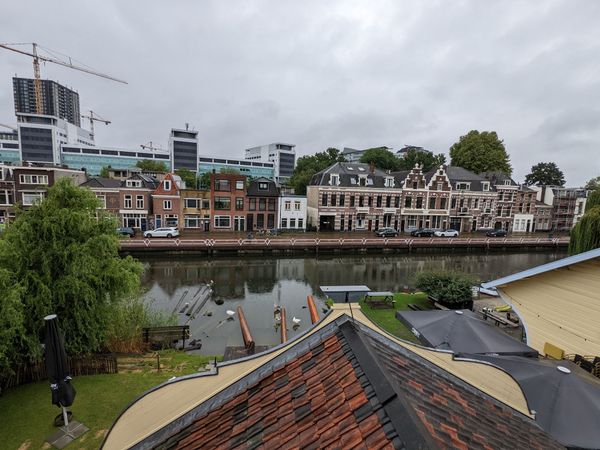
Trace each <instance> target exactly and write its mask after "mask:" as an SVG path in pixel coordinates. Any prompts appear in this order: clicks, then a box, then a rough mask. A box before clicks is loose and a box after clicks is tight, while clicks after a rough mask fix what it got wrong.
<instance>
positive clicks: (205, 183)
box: [198, 172, 210, 189]
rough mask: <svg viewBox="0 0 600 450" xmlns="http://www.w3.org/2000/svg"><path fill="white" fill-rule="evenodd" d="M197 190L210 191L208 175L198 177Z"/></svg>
mask: <svg viewBox="0 0 600 450" xmlns="http://www.w3.org/2000/svg"><path fill="white" fill-rule="evenodd" d="M198 188H199V189H210V173H209V172H204V173H203V174H202V175H200V176H199V177H198Z"/></svg>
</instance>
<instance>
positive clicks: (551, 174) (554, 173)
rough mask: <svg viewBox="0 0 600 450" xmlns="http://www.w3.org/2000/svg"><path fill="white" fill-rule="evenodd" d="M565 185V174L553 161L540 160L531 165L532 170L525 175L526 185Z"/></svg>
mask: <svg viewBox="0 0 600 450" xmlns="http://www.w3.org/2000/svg"><path fill="white" fill-rule="evenodd" d="M534 184H535V185H537V186H542V185H546V186H564V184H565V175H564V174H563V172H562V170H560V169H559V168H558V166H557V165H556V163H553V162H548V163H545V162H540V163H537V164H536V165H535V166H532V167H531V172H530V173H529V174H527V176H526V177H525V185H527V186H531V185H534Z"/></svg>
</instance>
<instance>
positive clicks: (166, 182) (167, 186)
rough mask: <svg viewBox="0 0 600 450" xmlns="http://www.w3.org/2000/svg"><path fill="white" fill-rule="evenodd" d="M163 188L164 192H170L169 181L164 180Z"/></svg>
mask: <svg viewBox="0 0 600 450" xmlns="http://www.w3.org/2000/svg"><path fill="white" fill-rule="evenodd" d="M164 186H165V191H170V190H171V180H165V181H164Z"/></svg>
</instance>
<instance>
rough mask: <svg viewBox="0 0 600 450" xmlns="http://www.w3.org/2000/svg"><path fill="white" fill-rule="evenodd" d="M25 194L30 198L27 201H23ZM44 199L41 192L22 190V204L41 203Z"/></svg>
mask: <svg viewBox="0 0 600 450" xmlns="http://www.w3.org/2000/svg"><path fill="white" fill-rule="evenodd" d="M25 196H27V198H28V199H29V198H30V199H31V200H28V201H25ZM43 200H44V193H43V192H23V205H24V206H32V205H35V204H37V203H41V202H42V201H43Z"/></svg>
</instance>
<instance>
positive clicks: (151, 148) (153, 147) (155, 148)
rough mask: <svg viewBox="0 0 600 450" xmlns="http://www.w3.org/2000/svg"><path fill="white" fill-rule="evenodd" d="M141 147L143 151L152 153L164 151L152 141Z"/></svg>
mask: <svg viewBox="0 0 600 450" xmlns="http://www.w3.org/2000/svg"><path fill="white" fill-rule="evenodd" d="M140 147H142V150H146V149H148V150H150V151H151V152H153V151H155V150H162V148H161V147H158V146H155V145H152V141H150V142H148V143H147V144H140Z"/></svg>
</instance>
